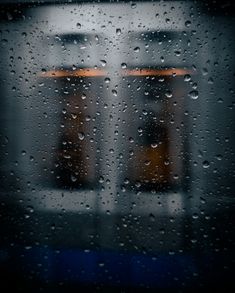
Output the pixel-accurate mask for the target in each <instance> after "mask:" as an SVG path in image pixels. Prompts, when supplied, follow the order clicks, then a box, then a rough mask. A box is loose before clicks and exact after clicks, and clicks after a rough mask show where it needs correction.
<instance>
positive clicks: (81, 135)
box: [78, 132, 85, 140]
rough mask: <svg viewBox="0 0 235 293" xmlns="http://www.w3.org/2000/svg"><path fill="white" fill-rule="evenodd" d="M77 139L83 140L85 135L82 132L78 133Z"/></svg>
mask: <svg viewBox="0 0 235 293" xmlns="http://www.w3.org/2000/svg"><path fill="white" fill-rule="evenodd" d="M78 138H79V139H80V140H83V139H84V138H85V134H84V133H83V132H78Z"/></svg>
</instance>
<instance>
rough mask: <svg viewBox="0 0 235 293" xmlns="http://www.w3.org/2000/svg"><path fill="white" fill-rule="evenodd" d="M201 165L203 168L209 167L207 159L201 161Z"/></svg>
mask: <svg viewBox="0 0 235 293" xmlns="http://www.w3.org/2000/svg"><path fill="white" fill-rule="evenodd" d="M202 166H203V168H205V169H207V168H209V167H210V163H209V162H208V161H204V162H203V163H202Z"/></svg>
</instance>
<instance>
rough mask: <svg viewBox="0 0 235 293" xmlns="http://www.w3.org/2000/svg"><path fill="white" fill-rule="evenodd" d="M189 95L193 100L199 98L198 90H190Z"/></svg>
mask: <svg viewBox="0 0 235 293" xmlns="http://www.w3.org/2000/svg"><path fill="white" fill-rule="evenodd" d="M189 97H190V98H191V99H192V100H197V99H198V91H191V92H189Z"/></svg>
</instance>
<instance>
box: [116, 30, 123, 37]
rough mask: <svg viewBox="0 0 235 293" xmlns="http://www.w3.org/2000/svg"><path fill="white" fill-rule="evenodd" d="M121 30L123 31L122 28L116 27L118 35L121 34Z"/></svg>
mask: <svg viewBox="0 0 235 293" xmlns="http://www.w3.org/2000/svg"><path fill="white" fill-rule="evenodd" d="M121 32H122V31H121V29H120V28H117V29H116V34H117V35H118V36H120V34H121Z"/></svg>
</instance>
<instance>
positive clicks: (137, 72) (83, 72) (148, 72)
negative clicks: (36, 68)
mask: <svg viewBox="0 0 235 293" xmlns="http://www.w3.org/2000/svg"><path fill="white" fill-rule="evenodd" d="M191 73H192V72H191V70H189V69H183V68H165V69H144V68H143V69H127V70H122V71H121V72H120V74H121V75H123V76H183V75H185V74H191ZM107 75H108V71H106V70H103V69H94V68H85V69H76V70H62V69H61V70H49V71H46V72H42V73H40V74H39V77H56V78H57V77H99V76H107Z"/></svg>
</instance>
